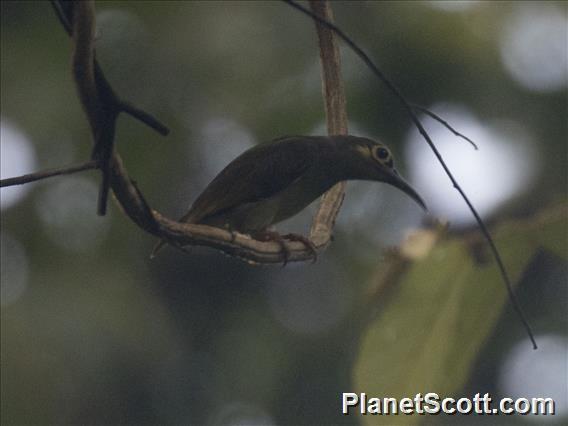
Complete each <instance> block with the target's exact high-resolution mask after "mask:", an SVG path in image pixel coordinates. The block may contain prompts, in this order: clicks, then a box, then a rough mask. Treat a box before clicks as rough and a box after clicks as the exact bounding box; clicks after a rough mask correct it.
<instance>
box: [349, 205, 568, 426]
mask: <svg viewBox="0 0 568 426" xmlns="http://www.w3.org/2000/svg"><path fill="white" fill-rule="evenodd" d="M567 224H568V221H567V208H566V206H562V207H561V208H557V209H553V210H550V211H547V212H545V213H543V214H540V215H539V216H538V217H535V218H532V219H530V220H523V221H511V222H507V223H503V224H502V225H501V226H499V227H497V229H496V230H495V231H494V232H493V236H494V238H495V242H496V244H497V247H498V248H499V250H500V252H501V255H502V257H503V261H504V263H505V265H506V267H507V269H508V272H509V274H510V277H511V279H512V280H513V282H514V283H517V282H518V280H519V279H520V277H521V276H522V273H523V270H524V269H525V267H526V266H527V265H528V263H529V262H530V260H531V258H532V257H533V255H534V254H535V252H536V251H537V250H538V249H542V248H544V249H546V250H549V251H552V252H554V253H555V254H557V255H560V256H561V257H563V258H564V259H568V247H567V246H568V244H567V235H568V233H567ZM421 232H422V233H423V234H424V235H423V236H421V235H417V236H415V237H414V239H413V241H411V242H410V243H409V244H412V245H414V246H416V245H418V246H419V245H420V240H421V239H425V240H426V241H431V242H432V241H434V244H431V245H430V248H429V249H428V250H426V253H423V254H422V256H420V258H419V259H416V257H417V256H416V255H413V257H414V259H412V260H410V261H409V260H408V259H409V258H408V257H406V260H405V262H406V265H407V266H406V267H405V268H394V269H395V270H399V273H398V274H395V276H393V274H385V275H384V278H383V279H384V280H389V281H390V282H382V283H379V284H378V286H377V288H379V289H385V288H390V289H391V291H389V292H388V293H387V292H385V291H382V290H381V291H382V293H381V294H380V297H379V299H378V300H379V301H380V306H381V307H380V308H379V312H378V315H376V317H375V319H374V320H373V321H372V322H371V324H369V325H368V327H367V328H366V330H365V331H364V332H363V335H362V338H361V347H360V352H359V357H358V359H357V361H356V364H355V369H354V384H355V389H356V390H355V392H359V393H360V392H365V393H366V394H367V397H368V398H371V397H379V398H383V397H394V398H399V399H400V398H403V397H410V398H413V397H414V395H416V394H417V393H422V394H423V395H424V394H425V393H427V392H436V393H437V394H439V395H440V397H442V398H443V397H446V396H453V395H455V394H456V393H457V392H459V391H460V390H461V389H462V388H463V386H464V385H465V383H466V381H467V379H468V378H469V376H470V369H471V368H472V365H473V363H474V361H475V360H476V358H477V356H478V354H479V353H480V351H481V349H482V348H483V346H484V343H485V341H486V340H487V338H488V337H489V336H490V334H491V332H492V330H493V328H494V327H495V325H496V323H497V321H498V319H499V316H500V315H501V312H502V310H503V308H504V306H505V304H506V303H508V297H507V292H506V289H505V286H504V285H503V282H502V280H501V276H500V274H499V271H498V270H497V268H496V266H495V262H494V260H493V258H492V257H491V255H490V253H489V252H488V251H487V249H486V247H487V245H486V243H485V242H484V241H483V240H482V239H481V237H480V236H479V235H473V236H468V237H467V238H466V237H462V238H460V239H457V238H451V239H449V238H446V239H444V238H440V237H441V234H440V232H438V231H421ZM428 233H429V234H428ZM432 234H435V237H437V238H438V239H440V240H441V241H439V242H435V239H432ZM407 248H408V247H407ZM406 252H408V251H406ZM401 253H402V254H399V255H398V257H399V258H398V259H394V258H393V259H391V262H397V261H398V262H401V258H402V257H403V254H404V253H405V247H404V246H403V247H402V248H401ZM395 257H396V256H395ZM387 266H388V265H387ZM383 296H384V297H383ZM385 298H387V299H388V300H384V299H385ZM526 344H527V345H530V341H529V339H528V338H527V342H526ZM352 412H359V409H357V410H353V411H352ZM422 420H429V421H433V420H434V419H433V418H428V417H424V416H418V415H413V416H409V415H398V416H392V415H389V416H372V415H367V416H364V417H362V421H363V423H364V424H405V425H409V424H417V423H419V422H420V421H422Z"/></svg>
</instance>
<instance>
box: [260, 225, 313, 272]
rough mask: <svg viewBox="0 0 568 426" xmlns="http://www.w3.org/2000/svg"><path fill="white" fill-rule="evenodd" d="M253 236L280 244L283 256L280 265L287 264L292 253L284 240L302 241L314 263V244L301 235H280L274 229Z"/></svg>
mask: <svg viewBox="0 0 568 426" xmlns="http://www.w3.org/2000/svg"><path fill="white" fill-rule="evenodd" d="M254 237H255V238H256V239H257V240H260V241H274V242H275V243H277V244H278V245H279V246H280V249H281V252H282V257H283V258H284V260H283V263H282V267H284V266H286V265H287V264H288V260H289V259H290V255H291V254H292V253H291V252H290V249H289V248H288V246H287V245H286V240H288V241H300V242H301V243H303V244H304V246H305V247H306V248H307V249H308V250H309V251H310V252H311V253H312V259H313V260H312V263H315V262H316V260H317V258H318V253H317V250H316V248H315V246H314V244H313V243H312V242H311V241H310V240H309V239H308V238H306V237H304V236H303V235H299V234H286V235H280V234H279V233H278V232H274V231H263V232H259V233H257V234H255V235H254Z"/></svg>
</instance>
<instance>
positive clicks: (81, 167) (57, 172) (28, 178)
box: [0, 160, 97, 188]
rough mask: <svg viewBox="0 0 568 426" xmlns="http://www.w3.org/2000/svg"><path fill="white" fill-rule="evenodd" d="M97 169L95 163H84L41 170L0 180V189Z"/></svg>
mask: <svg viewBox="0 0 568 426" xmlns="http://www.w3.org/2000/svg"><path fill="white" fill-rule="evenodd" d="M96 168H97V162H96V161H92V160H91V161H87V162H86V163H82V164H77V165H75V166H68V167H60V168H57V169H49V170H43V171H41V172H35V173H29V174H27V175H22V176H18V177H13V178H8V179H2V180H0V188H3V187H5V186H14V185H23V184H24V183H30V182H35V181H36V180H42V179H47V178H50V177H53V176H61V175H70V174H73V173H78V172H84V171H85V170H92V169H96Z"/></svg>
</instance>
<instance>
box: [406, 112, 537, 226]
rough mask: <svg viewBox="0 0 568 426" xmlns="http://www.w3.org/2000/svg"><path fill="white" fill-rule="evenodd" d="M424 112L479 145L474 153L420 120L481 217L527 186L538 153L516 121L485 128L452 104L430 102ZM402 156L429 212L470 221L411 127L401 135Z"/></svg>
mask: <svg viewBox="0 0 568 426" xmlns="http://www.w3.org/2000/svg"><path fill="white" fill-rule="evenodd" d="M430 110H432V111H434V112H435V113H437V114H438V115H440V116H441V117H442V118H444V120H446V121H448V122H449V123H450V124H451V125H452V126H453V127H454V128H455V129H457V130H458V131H460V132H461V133H463V134H465V135H467V136H468V137H470V138H471V139H473V140H474V141H475V142H476V143H477V145H478V146H479V150H478V151H475V150H473V148H472V147H471V145H470V144H469V143H467V142H466V141H464V140H462V139H459V138H457V137H456V136H454V135H453V134H452V133H451V132H449V131H448V130H447V129H446V128H445V127H444V126H442V125H441V124H439V123H438V122H435V121H433V120H431V119H429V118H426V117H422V118H421V121H422V122H423V124H424V127H425V128H426V130H427V131H428V133H429V134H430V136H431V138H432V140H433V141H434V143H435V144H436V146H437V147H438V150H439V151H440V152H441V154H442V156H443V158H444V160H445V161H446V163H447V165H448V167H449V168H450V170H451V171H452V173H453V174H454V177H455V178H456V180H457V181H458V183H459V184H460V185H461V187H462V188H463V190H464V191H465V193H466V194H467V195H468V197H469V198H470V200H471V201H472V203H473V205H474V206H475V207H476V209H477V211H478V212H479V213H480V214H481V216H487V215H489V214H491V213H492V212H493V211H494V210H495V209H496V208H497V207H499V206H500V205H501V204H502V203H504V202H505V201H507V200H509V199H510V198H511V197H513V196H515V195H517V194H518V193H519V192H521V191H523V190H526V189H527V188H528V186H529V185H530V182H531V180H532V179H533V178H534V175H535V172H536V170H537V166H538V163H537V162H536V159H537V158H538V156H536V155H535V154H534V150H535V149H536V148H535V147H534V146H533V145H532V144H531V143H530V140H529V139H530V138H529V136H528V135H527V134H526V132H525V130H524V129H523V127H522V126H521V125H519V124H517V123H514V122H500V123H497V124H496V125H493V126H491V125H488V124H485V123H481V122H480V121H479V120H478V119H477V118H475V117H474V116H473V115H472V114H471V113H470V112H469V111H467V110H466V109H464V108H460V107H457V106H452V105H435V106H434V107H432V108H430ZM406 157H407V164H408V166H409V174H410V180H411V182H412V183H413V184H414V186H415V187H416V189H417V190H418V192H419V193H420V194H421V195H422V197H423V198H424V199H425V201H426V204H427V205H428V208H429V210H430V211H431V212H432V213H433V214H435V215H438V216H441V217H443V218H444V219H448V220H450V222H452V223H455V224H458V225H467V224H470V223H473V222H474V219H473V216H472V215H471V213H470V212H469V210H468V208H467V205H466V204H465V202H464V201H463V199H462V198H461V197H460V196H459V193H458V192H457V191H456V190H455V189H454V187H453V186H452V184H451V182H450V180H449V178H448V177H447V176H446V174H445V173H444V171H443V169H442V167H441V165H440V164H439V163H438V162H437V160H436V159H435V157H434V155H433V153H432V152H431V150H430V147H429V146H428V145H427V144H426V142H425V141H424V140H423V138H422V136H421V135H420V134H419V133H418V131H417V130H416V129H412V130H411V131H410V133H409V135H408V137H407V145H406Z"/></svg>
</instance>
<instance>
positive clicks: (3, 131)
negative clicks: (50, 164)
mask: <svg viewBox="0 0 568 426" xmlns="http://www.w3.org/2000/svg"><path fill="white" fill-rule="evenodd" d="M0 161H1V167H0V176H1V177H2V179H6V178H10V177H15V176H20V175H24V174H27V173H31V172H34V171H35V169H36V155H35V150H34V148H33V145H32V143H31V142H30V140H29V139H28V137H27V136H26V135H25V134H24V133H23V132H22V131H21V130H20V129H18V128H17V127H16V126H15V125H13V124H12V123H10V122H9V121H8V120H6V119H5V118H4V117H2V118H0ZM30 189H31V187H30V185H29V184H27V185H16V186H10V187H5V188H2V190H1V191H0V206H1V208H2V210H4V209H7V208H8V207H11V206H13V205H14V204H16V203H17V202H18V201H20V200H21V199H22V198H23V197H24V196H25V195H26V194H27V193H28V191H29V190H30Z"/></svg>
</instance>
